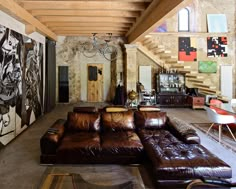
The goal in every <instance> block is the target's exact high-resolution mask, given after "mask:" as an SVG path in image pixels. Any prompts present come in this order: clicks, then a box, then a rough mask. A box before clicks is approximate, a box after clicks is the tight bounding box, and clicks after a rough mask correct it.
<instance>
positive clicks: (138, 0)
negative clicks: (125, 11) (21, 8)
mask: <svg viewBox="0 0 236 189" xmlns="http://www.w3.org/2000/svg"><path fill="white" fill-rule="evenodd" d="M15 1H16V2H22V1H32V0H15ZM34 1H37V0H34ZM39 1H50V0H39ZM54 1H71V0H54ZM86 1H110V0H86ZM112 1H117V2H132V3H137V2H144V1H145V2H152V1H153V0H112Z"/></svg>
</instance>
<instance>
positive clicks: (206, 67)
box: [198, 61, 217, 73]
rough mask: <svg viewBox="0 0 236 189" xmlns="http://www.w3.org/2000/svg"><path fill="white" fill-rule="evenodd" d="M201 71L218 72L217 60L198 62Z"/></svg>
mask: <svg viewBox="0 0 236 189" xmlns="http://www.w3.org/2000/svg"><path fill="white" fill-rule="evenodd" d="M198 72H199V73H216V72H217V62H215V61H199V62H198Z"/></svg>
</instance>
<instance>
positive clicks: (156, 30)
mask: <svg viewBox="0 0 236 189" xmlns="http://www.w3.org/2000/svg"><path fill="white" fill-rule="evenodd" d="M154 32H167V25H166V22H163V23H162V24H161V25H160V26H158V27H157V28H156V29H155V30H154Z"/></svg>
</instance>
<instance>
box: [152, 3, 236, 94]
mask: <svg viewBox="0 0 236 189" xmlns="http://www.w3.org/2000/svg"><path fill="white" fill-rule="evenodd" d="M235 7H236V1H235V0H225V1H224V3H222V1H221V0H195V1H193V3H192V4H191V5H189V7H188V8H189V9H190V10H191V11H190V12H191V13H190V14H191V15H192V16H191V18H190V30H191V32H190V33H189V34H187V33H181V32H180V33H177V32H178V15H177V14H176V15H175V16H173V17H171V18H169V19H167V20H166V24H167V30H168V32H167V33H159V34H158V35H156V37H155V38H156V40H157V42H158V43H159V44H161V45H164V46H165V47H166V49H167V50H171V52H172V53H173V55H178V37H179V36H185V37H193V38H196V39H197V60H198V61H201V60H202V61H207V60H211V61H217V63H218V71H217V73H216V74H205V75H204V76H206V75H207V80H208V81H210V82H211V83H212V84H213V85H215V86H216V87H217V88H218V89H219V88H220V86H219V85H220V75H219V73H220V65H225V64H231V65H233V75H234V76H235V63H236V61H235V60H236V56H235V54H236V48H235V46H236V42H235V31H236V28H235V23H236V19H235V16H236V15H235ZM207 14H225V15H226V17H227V24H228V33H220V34H213V33H207ZM208 36H219V37H220V36H226V37H227V39H228V57H223V58H221V57H216V58H209V57H207V40H206V39H207V37H208ZM185 64H186V65H190V66H191V69H192V70H196V71H198V62H185ZM233 86H234V89H233V90H234V94H233V96H235V78H233Z"/></svg>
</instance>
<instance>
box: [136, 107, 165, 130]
mask: <svg viewBox="0 0 236 189" xmlns="http://www.w3.org/2000/svg"><path fill="white" fill-rule="evenodd" d="M134 116H135V125H136V127H137V128H138V129H163V128H165V127H166V121H167V116H166V112H158V111H153V112H152V111H150V112H149V111H136V112H135V115H134Z"/></svg>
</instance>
